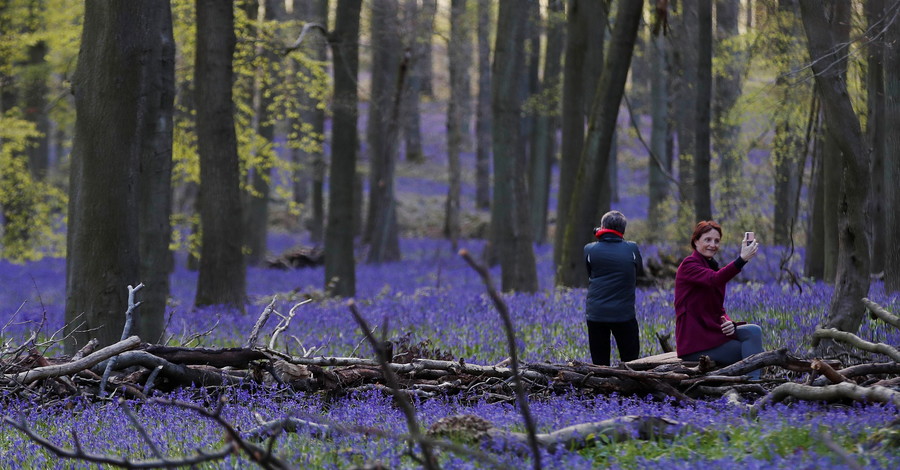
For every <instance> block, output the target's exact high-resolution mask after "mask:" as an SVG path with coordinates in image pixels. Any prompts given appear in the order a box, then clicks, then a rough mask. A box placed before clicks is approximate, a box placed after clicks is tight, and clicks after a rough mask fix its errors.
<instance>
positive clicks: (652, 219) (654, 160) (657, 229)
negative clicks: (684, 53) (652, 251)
mask: <svg viewBox="0 0 900 470" xmlns="http://www.w3.org/2000/svg"><path fill="white" fill-rule="evenodd" d="M647 44H648V45H649V47H648V53H649V54H650V57H651V68H652V72H651V78H650V112H651V119H652V130H651V132H650V150H651V151H652V155H651V158H650V163H649V166H650V170H649V173H650V175H649V178H648V183H649V187H648V188H647V193H648V196H649V197H648V199H649V208H648V210H647V240H648V241H649V242H659V241H661V240H662V236H661V234H662V229H663V227H664V226H665V223H666V218H667V211H666V210H665V207H664V203H665V200H666V198H667V197H668V196H669V188H670V186H671V183H670V182H669V178H668V175H671V174H672V152H671V151H670V149H669V146H668V145H667V141H668V140H669V136H670V135H671V133H672V132H671V127H670V125H669V116H668V109H669V93H668V82H669V73H668V72H669V70H668V69H669V51H668V40H667V39H666V37H665V36H663V35H662V34H659V35H657V36H651V37H650V40H649V41H648V42H647Z"/></svg>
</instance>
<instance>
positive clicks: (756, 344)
mask: <svg viewBox="0 0 900 470" xmlns="http://www.w3.org/2000/svg"><path fill="white" fill-rule="evenodd" d="M734 337H735V339H733V340H730V341H728V342H727V343H725V344H723V345H721V346H716V347H714V348H712V349H707V350H706V351H698V352H695V353H691V354H685V355H684V356H680V357H681V358H682V359H684V360H685V361H696V360H698V359H700V356H709V358H710V359H712V360H714V361H716V364H717V365H719V366H727V365H729V364H734V363H735V362H737V361H740V360H741V359H746V358H748V357H750V356H752V355H754V354H757V353H761V352H763V348H762V329H761V328H760V327H759V325H754V324H752V323H748V324H746V325H741V326H739V327H737V328H736V329H735V332H734ZM759 374H760V371H759V370H755V371H753V372H750V373H749V374H747V375H749V376H750V377H751V378H753V379H757V380H758V379H759Z"/></svg>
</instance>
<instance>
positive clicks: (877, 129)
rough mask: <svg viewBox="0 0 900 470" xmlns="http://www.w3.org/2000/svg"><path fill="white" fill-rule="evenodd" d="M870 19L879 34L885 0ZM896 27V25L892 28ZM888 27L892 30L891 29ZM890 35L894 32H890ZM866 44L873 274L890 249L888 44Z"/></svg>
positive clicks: (869, 7) (870, 5) (869, 12)
mask: <svg viewBox="0 0 900 470" xmlns="http://www.w3.org/2000/svg"><path fill="white" fill-rule="evenodd" d="M864 8H865V14H866V20H867V22H868V30H867V31H869V35H870V36H874V35H875V33H874V31H878V30H879V29H878V25H880V24H881V21H883V19H884V8H885V2H884V0H870V1H868V2H865V4H864ZM890 26H893V23H892V24H891V25H890ZM890 26H888V28H890ZM888 34H890V33H888ZM868 39H869V41H868V43H867V44H866V55H867V58H866V63H867V66H868V70H867V73H866V94H867V97H866V104H867V110H866V112H867V118H866V143H867V144H868V146H869V148H870V149H872V156H871V162H870V166H869V168H870V178H871V185H872V191H871V192H870V196H871V197H870V198H869V214H870V215H871V216H872V225H871V231H870V234H869V236H870V237H871V238H872V246H871V258H872V272H873V273H883V272H884V268H885V257H884V256H883V254H884V253H886V249H887V247H888V246H891V245H887V244H886V241H885V235H886V234H887V225H886V224H885V217H886V212H885V211H886V210H887V207H889V206H886V205H885V203H884V191H885V183H886V181H885V173H884V147H883V146H882V142H883V141H884V130H885V114H884V109H885V108H884V105H885V96H884V77H885V73H887V72H886V70H885V69H884V51H885V47H884V41H882V40H880V39H881V38H878V39H875V38H871V37H870V38H868ZM892 73H896V72H892Z"/></svg>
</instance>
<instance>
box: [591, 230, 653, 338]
mask: <svg viewBox="0 0 900 470" xmlns="http://www.w3.org/2000/svg"><path fill="white" fill-rule="evenodd" d="M584 260H585V263H586V264H587V272H588V277H589V278H590V284H589V285H588V292H587V298H586V300H585V316H586V317H587V319H588V320H589V321H596V322H624V321H629V320H631V319H633V318H634V288H635V283H636V279H637V278H638V277H643V276H644V260H643V259H642V258H641V250H640V249H638V246H637V244H636V243H634V242H629V241H625V240H623V239H622V238H621V237H619V236H617V235H615V234H612V233H604V234H603V235H601V236H600V239H599V240H597V241H596V242H593V243H588V244H587V245H585V246H584Z"/></svg>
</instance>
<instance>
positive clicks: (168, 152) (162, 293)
mask: <svg viewBox="0 0 900 470" xmlns="http://www.w3.org/2000/svg"><path fill="white" fill-rule="evenodd" d="M160 3H162V4H163V5H162V6H161V7H159V9H160V12H159V15H160V19H159V29H158V30H153V31H154V32H155V34H157V35H158V36H159V38H158V39H154V41H158V46H157V47H154V48H153V56H152V57H151V60H152V61H154V62H156V63H157V65H155V67H157V68H158V72H157V73H156V74H154V75H150V76H149V78H150V80H151V84H150V85H151V88H150V94H148V104H149V106H148V112H147V120H146V121H145V122H144V123H143V124H144V133H145V134H144V135H145V137H144V139H145V140H144V141H143V145H142V148H141V157H140V158H141V171H140V188H141V189H140V221H139V225H140V258H141V282H143V283H144V285H145V286H146V287H145V288H144V289H143V290H141V293H140V301H141V307H140V309H139V310H138V313H139V315H138V318H139V319H140V321H139V324H138V331H139V332H140V336H141V338H143V339H144V340H145V341H147V342H150V343H157V342H159V341H160V340H161V339H162V337H163V334H164V333H165V331H164V330H165V317H166V303H167V301H168V299H169V273H171V272H172V262H173V258H172V253H171V251H170V250H169V243H170V242H171V240H172V224H171V222H170V219H171V217H172V132H173V122H174V111H175V38H174V36H173V33H172V11H171V9H170V7H169V3H168V2H160ZM154 44H156V42H154Z"/></svg>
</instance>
